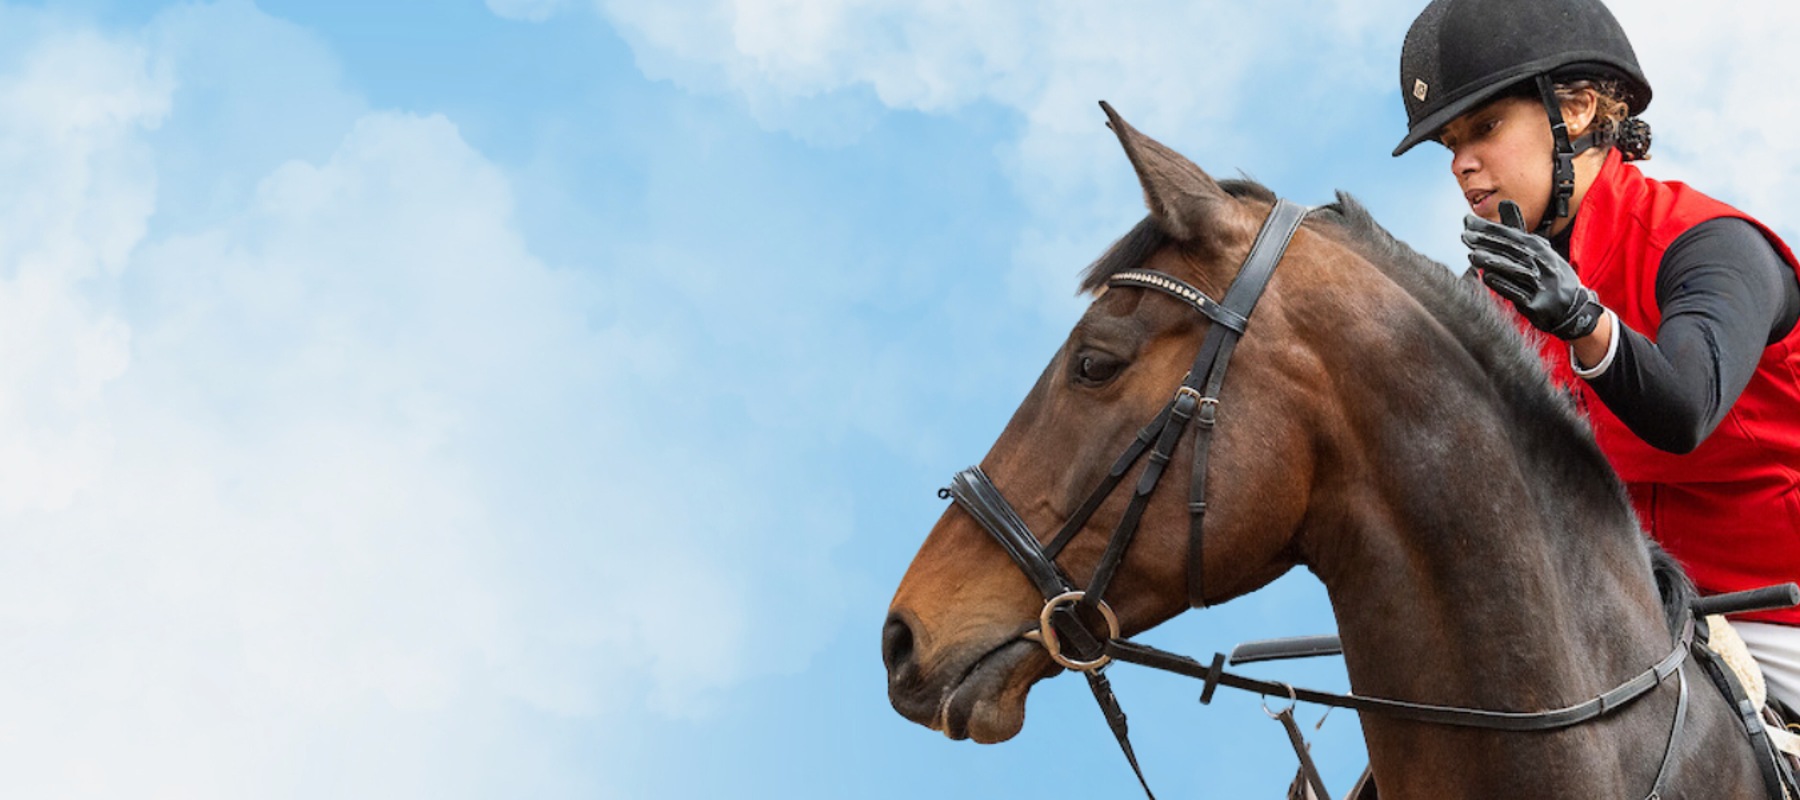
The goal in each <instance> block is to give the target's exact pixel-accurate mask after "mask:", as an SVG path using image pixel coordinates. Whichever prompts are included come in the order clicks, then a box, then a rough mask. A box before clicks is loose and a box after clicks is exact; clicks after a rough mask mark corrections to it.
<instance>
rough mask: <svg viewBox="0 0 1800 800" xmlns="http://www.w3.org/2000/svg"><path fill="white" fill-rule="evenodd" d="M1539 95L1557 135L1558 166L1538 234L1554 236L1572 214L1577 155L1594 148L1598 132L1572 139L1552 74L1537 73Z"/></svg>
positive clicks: (1590, 132)
mask: <svg viewBox="0 0 1800 800" xmlns="http://www.w3.org/2000/svg"><path fill="white" fill-rule="evenodd" d="M1537 87H1538V96H1539V97H1541V98H1543V101H1544V113H1545V114H1548V115H1549V116H1550V135H1551V136H1553V137H1555V138H1556V166H1555V168H1554V171H1553V172H1552V173H1551V176H1550V177H1551V182H1552V184H1553V185H1552V186H1551V188H1550V204H1549V205H1547V206H1545V207H1544V217H1543V219H1542V220H1540V221H1539V222H1538V227H1537V235H1539V236H1542V237H1544V238H1546V239H1548V238H1550V229H1551V228H1552V227H1554V226H1555V225H1556V221H1557V220H1559V219H1562V218H1563V217H1566V216H1568V215H1569V203H1570V201H1571V200H1572V199H1573V198H1574V197H1575V157H1576V156H1578V155H1581V154H1582V153H1585V152H1587V151H1589V150H1591V149H1593V147H1594V132H1593V131H1591V130H1590V131H1588V132H1587V133H1586V134H1585V135H1583V136H1582V137H1581V138H1579V139H1576V140H1575V141H1574V142H1570V141H1569V125H1568V123H1566V122H1564V121H1563V115H1562V101H1560V100H1557V99H1556V85H1555V84H1553V83H1551V82H1550V76H1549V75H1539V76H1537Z"/></svg>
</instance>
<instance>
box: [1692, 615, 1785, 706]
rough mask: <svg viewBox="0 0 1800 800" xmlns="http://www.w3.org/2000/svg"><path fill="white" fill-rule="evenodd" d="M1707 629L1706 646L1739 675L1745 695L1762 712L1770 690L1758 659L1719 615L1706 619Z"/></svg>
mask: <svg viewBox="0 0 1800 800" xmlns="http://www.w3.org/2000/svg"><path fill="white" fill-rule="evenodd" d="M1706 629H1707V634H1706V646H1707V647H1710V648H1712V651H1713V652H1715V653H1718V654H1719V657H1720V658H1723V659H1725V663H1726V665H1728V666H1730V667H1731V671H1732V672H1733V673H1735V674H1736V675H1737V679H1738V683H1739V684H1740V685H1742V686H1743V687H1744V694H1746V695H1748V696H1749V697H1750V702H1751V703H1752V704H1754V705H1755V706H1756V710H1757V711H1761V710H1762V709H1763V704H1764V703H1765V702H1767V700H1768V697H1769V694H1768V692H1769V690H1768V687H1766V686H1764V685H1763V676H1762V670H1761V669H1759V668H1757V666H1756V659H1754V658H1751V657H1750V648H1748V647H1745V646H1744V640H1743V638H1741V637H1739V636H1738V633H1737V630H1736V629H1734V628H1732V627H1731V623H1729V622H1726V621H1725V618H1724V617H1722V616H1720V615H1718V614H1714V615H1712V616H1709V617H1707V618H1706Z"/></svg>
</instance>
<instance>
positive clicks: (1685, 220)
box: [1543, 150, 1800, 625]
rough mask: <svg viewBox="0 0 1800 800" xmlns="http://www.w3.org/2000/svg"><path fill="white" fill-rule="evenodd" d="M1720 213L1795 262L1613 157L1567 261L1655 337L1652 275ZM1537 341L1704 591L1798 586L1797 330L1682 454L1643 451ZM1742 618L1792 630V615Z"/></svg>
mask: <svg viewBox="0 0 1800 800" xmlns="http://www.w3.org/2000/svg"><path fill="white" fill-rule="evenodd" d="M1719 217H1736V218H1739V219H1743V220H1746V221H1748V222H1750V223H1752V224H1754V225H1756V226H1757V227H1758V228H1760V229H1761V230H1762V232H1763V235H1764V236H1766V237H1768V239H1769V243H1770V244H1772V245H1774V246H1775V249H1776V252H1778V253H1780V255H1781V257H1782V259H1783V260H1785V261H1786V262H1787V263H1788V265H1789V266H1795V265H1796V263H1797V262H1796V261H1795V259H1794V254H1793V252H1792V251H1790V250H1789V249H1788V247H1787V245H1785V244H1783V243H1782V241H1781V239H1780V238H1779V237H1777V236H1776V235H1775V234H1774V233H1773V232H1771V231H1770V230H1769V229H1768V228H1766V227H1764V226H1763V225H1762V224H1761V223H1759V222H1757V221H1756V220H1753V219H1750V218H1749V217H1747V216H1745V215H1744V214H1743V212H1741V211H1738V210H1737V209H1734V208H1732V207H1730V206H1728V205H1725V204H1724V203H1721V202H1719V201H1717V200H1714V199H1712V198H1710V197H1707V196H1706V195H1703V194H1701V193H1699V192H1697V191H1695V190H1693V189H1692V188H1689V187H1688V186H1686V185H1684V184H1681V183H1674V182H1670V183H1663V182H1660V181H1655V180H1651V179H1649V178H1646V177H1644V175H1643V173H1641V172H1639V171H1638V169H1637V168H1636V167H1634V166H1631V165H1630V164H1625V163H1623V162H1622V161H1621V160H1620V158H1619V153H1618V151H1616V150H1615V151H1613V152H1612V153H1610V154H1608V155H1607V158H1606V164H1605V166H1603V167H1601V169H1600V174H1599V176H1598V177H1597V178H1596V179H1595V180H1594V184H1593V186H1591V187H1590V188H1589V189H1588V192H1587V195H1586V196H1585V197H1584V198H1583V199H1582V202H1581V208H1580V210H1579V212H1578V213H1577V215H1576V217H1575V230H1574V233H1573V234H1572V235H1571V238H1570V240H1569V241H1570V246H1569V250H1570V256H1571V258H1570V262H1571V263H1572V264H1573V265H1574V266H1575V271H1576V272H1577V273H1578V274H1579V275H1580V276H1581V282H1582V283H1583V284H1585V285H1586V286H1588V287H1589V288H1592V289H1593V290H1594V291H1595V292H1596V293H1597V294H1599V296H1600V302H1601V303H1602V304H1604V305H1605V306H1606V307H1607V308H1609V309H1612V311H1613V313H1615V314H1617V315H1618V317H1619V320H1620V321H1621V322H1623V323H1624V324H1625V325H1627V326H1629V327H1630V328H1631V329H1632V330H1635V331H1637V332H1639V333H1641V334H1644V335H1645V336H1648V337H1650V338H1651V339H1652V340H1655V338H1656V330H1657V327H1658V326H1659V325H1660V324H1661V322H1662V312H1661V310H1660V309H1659V308H1658V307H1657V303H1656V272H1657V268H1658V266H1659V265H1660V264H1661V263H1662V256H1663V251H1664V250H1666V249H1668V247H1669V245H1670V244H1672V243H1673V242H1674V241H1675V239H1676V238H1677V237H1679V236H1680V235H1681V234H1683V233H1685V232H1686V231H1687V230H1688V229H1690V228H1692V227H1694V226H1695V225H1698V224H1700V223H1701V222H1705V221H1707V220H1709V219H1715V218H1719ZM1544 339H1546V340H1547V341H1546V342H1545V346H1544V349H1543V354H1544V358H1545V360H1546V363H1547V364H1548V365H1549V366H1550V370H1551V375H1552V377H1553V378H1554V379H1555V380H1556V381H1557V382H1558V383H1559V384H1561V385H1564V386H1571V387H1574V391H1575V393H1576V397H1577V400H1578V402H1579V403H1580V404H1581V406H1582V408H1583V410H1584V411H1585V412H1586V414H1587V417H1588V421H1589V422H1590V423H1592V424H1593V428H1594V438H1595V439H1596V440H1597V441H1598V442H1599V444H1600V449H1601V451H1603V452H1604V453H1605V454H1606V457H1607V460H1609V461H1611V462H1612V465H1613V468H1614V469H1615V470H1617V471H1618V473H1619V477H1620V478H1622V479H1623V480H1624V481H1625V484H1626V487H1627V488H1628V489H1629V490H1630V493H1631V499H1632V502H1633V504H1634V505H1635V506H1636V508H1637V514H1638V519H1639V521H1640V522H1641V523H1642V524H1643V526H1644V530H1645V531H1646V532H1647V533H1649V534H1650V536H1651V537H1653V538H1655V539H1656V540H1657V541H1658V542H1661V543H1662V545H1663V547H1664V548H1665V549H1667V550H1668V551H1669V553H1670V554H1671V555H1673V556H1675V558H1676V559H1677V560H1678V561H1680V562H1681V564H1682V566H1684V567H1686V568H1687V571H1688V574H1689V575H1691V576H1692V577H1693V579H1694V582H1695V583H1696V584H1698V585H1699V586H1700V588H1701V590H1702V591H1703V592H1706V593H1708V594H1711V593H1717V592H1733V591H1738V590H1741V589H1754V588H1757V587H1760V586H1766V585H1769V584H1773V583H1781V582H1785V581H1793V580H1800V326H1796V328H1795V330H1794V331H1793V332H1791V333H1789V334H1788V336H1787V337H1786V338H1784V339H1782V340H1781V341H1779V342H1776V343H1775V344H1773V345H1770V346H1769V347H1767V348H1766V349H1764V350H1763V356H1762V361H1761V363H1759V364H1758V365H1757V369H1756V373H1755V375H1753V376H1752V377H1751V378H1750V383H1749V385H1748V386H1746V387H1745V388H1744V392H1743V394H1742V395H1741V396H1740V397H1738V400H1737V403H1736V405H1734V406H1732V408H1731V411H1730V412H1728V413H1727V414H1726V415H1725V418H1724V419H1723V420H1722V421H1720V423H1719V426H1718V428H1716V429H1715V430H1714V431H1713V433H1712V435H1711V436H1709V437H1707V439H1706V441H1704V442H1702V443H1701V444H1700V446H1699V447H1698V448H1696V449H1695V450H1694V451H1693V452H1691V453H1687V454H1685V455H1676V454H1673V453H1668V452H1664V451H1661V450H1657V449H1655V448H1653V447H1651V446H1649V445H1647V444H1645V443H1644V441H1643V440H1642V439H1639V438H1638V437H1637V436H1636V435H1635V434H1633V433H1632V432H1631V431H1630V430H1628V429H1627V428H1626V427H1625V425H1624V423H1622V422H1620V421H1619V418H1618V417H1616V416H1614V415H1613V413H1612V412H1611V411H1610V410H1608V409H1607V408H1606V406H1605V405H1604V404H1602V403H1601V402H1600V398H1599V397H1598V396H1596V395H1595V394H1594V392H1593V390H1591V389H1589V388H1588V386H1587V383H1586V382H1585V381H1581V380H1579V379H1577V378H1576V377H1575V375H1574V373H1573V371H1572V370H1571V369H1570V367H1569V348H1568V346H1567V345H1566V344H1564V343H1563V342H1561V341H1557V340H1555V339H1551V338H1550V337H1544ZM1744 618H1746V619H1755V620H1762V621H1765V622H1781V623H1786V624H1790V625H1800V610H1796V609H1788V610H1784V611H1770V612H1760V613H1754V614H1747V615H1744Z"/></svg>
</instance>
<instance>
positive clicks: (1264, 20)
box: [595, 0, 1415, 317]
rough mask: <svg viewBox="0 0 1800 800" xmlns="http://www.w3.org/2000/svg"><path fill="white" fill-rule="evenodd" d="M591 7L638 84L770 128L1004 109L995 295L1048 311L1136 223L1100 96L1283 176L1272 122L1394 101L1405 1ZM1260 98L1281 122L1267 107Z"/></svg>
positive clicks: (1324, 117)
mask: <svg viewBox="0 0 1800 800" xmlns="http://www.w3.org/2000/svg"><path fill="white" fill-rule="evenodd" d="M595 2H596V6H597V7H598V9H599V10H600V13H601V14H603V15H604V16H605V17H606V18H607V19H609V20H610V21H611V22H612V23H613V24H614V25H615V27H616V28H617V29H618V30H619V31H620V33H621V34H622V35H623V36H624V37H625V38H626V40H627V41H629V42H630V43H631V45H632V48H633V50H634V52H635V53H636V55H637V59H638V63H639V66H640V67H641V68H642V69H643V70H644V71H645V72H646V74H648V75H650V76H651V77H655V78H664V79H670V80H674V81H676V82H677V83H680V84H682V85H684V86H688V87H690V88H694V89H699V90H704V91H729V92H735V93H738V94H740V95H741V96H742V97H743V98H745V100H746V101H747V102H748V104H749V106H750V109H751V111H752V113H754V114H755V115H756V116H757V117H758V119H759V120H761V121H762V122H763V123H764V124H765V125H766V126H768V127H771V128H775V129H784V130H789V131H793V132H794V133H795V134H796V135H799V136H801V137H802V138H805V139H808V140H812V141H824V142H841V141H844V140H846V138H848V137H853V136H854V135H856V133H857V132H858V131H860V130H861V129H862V128H863V127H866V126H867V125H868V124H870V123H869V115H870V114H871V111H870V110H869V109H868V108H866V106H865V103H867V102H869V100H866V99H865V98H872V100H873V102H875V103H877V104H878V105H879V107H882V108H888V109H897V110H917V111H923V112H927V113H948V112H954V111H956V110H957V109H960V108H964V107H967V106H970V105H973V104H992V105H996V106H999V107H1002V108H1006V109H1009V110H1011V111H1012V112H1014V113H1015V114H1017V115H1018V118H1019V120H1020V121H1021V128H1020V131H1019V133H1018V135H1017V138H1016V139H1014V140H1013V141H1011V142H1010V143H1008V144H1007V145H1006V146H1005V147H1004V149H1003V150H1002V152H1001V153H1000V157H1001V159H1002V161H1003V163H1004V164H1005V165H1006V169H1007V170H1008V172H1009V173H1010V174H1011V175H1012V177H1013V180H1014V183H1015V185H1016V188H1017V192H1018V196H1019V197H1020V198H1021V200H1022V201H1023V202H1024V203H1025V204H1026V206H1027V207H1028V208H1029V209H1030V210H1031V211H1032V212H1033V216H1034V219H1035V220H1036V221H1035V222H1033V223H1032V224H1031V225H1030V226H1029V227H1028V228H1027V229H1025V230H1023V231H1021V232H1020V236H1019V244H1018V247H1017V249H1016V252H1015V261H1014V263H1015V267H1014V275H1013V280H1012V281H1011V285H1012V286H1014V288H1015V292H1016V293H1017V295H1018V299H1020V300H1023V301H1026V302H1028V303H1030V304H1034V305H1039V306H1040V307H1043V308H1045V309H1046V310H1050V311H1052V312H1053V313H1052V316H1064V317H1066V315H1067V313H1068V312H1069V311H1070V310H1071V307H1072V305H1073V304H1074V302H1075V301H1073V300H1072V299H1070V298H1069V286H1070V283H1069V274H1070V272H1071V270H1072V269H1073V268H1074V267H1075V266H1077V265H1079V264H1080V263H1081V262H1082V261H1083V260H1085V259H1086V258H1091V257H1092V256H1094V255H1096V254H1098V252H1099V251H1100V249H1101V248H1102V247H1103V246H1104V244H1105V242H1106V241H1108V240H1109V239H1110V238H1112V237H1114V236H1117V235H1118V234H1119V233H1121V232H1122V231H1123V230H1125V228H1126V227H1128V226H1129V224H1130V222H1131V220H1132V219H1133V218H1134V217H1135V216H1136V215H1138V214H1140V213H1141V205H1140V203H1139V201H1138V200H1137V197H1136V194H1137V189H1136V186H1135V184H1134V182H1133V181H1132V180H1131V177H1130V172H1129V170H1128V169H1125V168H1124V164H1123V160H1122V159H1119V158H1117V152H1116V146H1115V145H1113V144H1112V143H1111V142H1110V138H1111V134H1110V133H1109V132H1108V131H1107V130H1106V129H1105V128H1104V127H1103V126H1102V124H1101V123H1102V121H1103V116H1102V115H1101V113H1100V111H1099V109H1098V108H1096V107H1095V103H1096V101H1098V100H1101V99H1106V100H1109V101H1111V102H1112V103H1113V105H1114V106H1115V107H1117V108H1118V109H1120V111H1121V112H1122V113H1123V114H1125V116H1126V118H1127V119H1129V120H1131V121H1132V123H1133V124H1134V125H1135V126H1137V127H1139V128H1140V129H1143V130H1146V131H1151V132H1152V133H1153V135H1157V136H1159V137H1161V138H1163V139H1164V140H1165V141H1166V142H1167V143H1169V144H1171V145H1172V146H1175V147H1177V149H1180V150H1184V151H1186V152H1188V153H1190V154H1191V155H1193V157H1194V158H1195V160H1196V161H1198V162H1200V163H1202V164H1203V165H1207V166H1209V168H1212V169H1214V170H1216V171H1219V172H1221V173H1222V174H1227V175H1228V174H1230V171H1231V169H1232V168H1233V167H1235V166H1239V165H1242V166H1248V167H1251V168H1252V169H1254V168H1255V167H1256V166H1257V165H1258V164H1283V163H1286V162H1287V161H1288V160H1289V159H1288V158H1286V157H1285V156H1284V155H1282V154H1280V153H1276V152H1271V151H1270V148H1269V142H1270V141H1281V140H1282V139H1283V138H1284V137H1283V135H1282V134H1283V132H1282V131H1280V130H1278V129H1277V128H1276V126H1278V125H1281V124H1284V122H1285V121H1286V120H1292V119H1296V118H1302V119H1304V118H1307V117H1308V115H1309V114H1311V115H1313V117H1312V118H1311V119H1310V120H1309V121H1307V122H1305V123H1304V124H1308V125H1311V126H1314V127H1329V126H1330V125H1332V124H1333V121H1332V120H1331V118H1330V117H1331V111H1332V110H1333V109H1335V108H1336V107H1337V106H1338V105H1339V104H1342V103H1345V102H1349V100H1347V99H1346V98H1345V97H1344V96H1343V95H1344V94H1345V93H1346V92H1350V93H1353V94H1356V95H1357V98H1353V99H1363V100H1367V101H1368V102H1370V103H1375V102H1380V101H1382V100H1385V99H1386V98H1385V97H1384V96H1383V95H1385V94H1389V93H1391V90H1390V87H1389V84H1390V83H1391V81H1392V78H1391V72H1392V66H1391V64H1392V62H1393V59H1394V58H1395V57H1396V56H1395V55H1393V54H1392V53H1389V52H1387V51H1388V49H1390V48H1394V49H1397V47H1398V43H1399V40H1400V37H1401V35H1402V34H1403V33H1404V21H1403V20H1405V19H1409V17H1406V16H1405V15H1407V14H1410V13H1411V12H1412V11H1413V10H1414V9H1413V6H1414V5H1415V4H1414V3H1411V2H1402V1H1401V0H1383V2H1379V3H1357V4H1345V3H1336V2H1326V1H1325V0H1281V2H1275V3H1257V4H1244V3H1228V2H1204V3H1194V2H1156V3H1150V4H1135V5H1133V6H1131V7H1130V8H1128V9H1127V8H1119V7H1113V6H1105V5H1097V4H1093V3H1083V2H1060V1H1058V2H1049V3H1039V4H1035V5H1033V6H1031V7H1030V8H1029V9H1025V8H1022V7H1020V6H1017V5H1016V4H1011V3H1000V2H985V3H949V2H928V3H923V4H921V3H916V2H901V1H900V0H861V1H860V2H841V1H839V0H690V1H689V2H671V3H634V2H624V1H623V0H595ZM1396 20H1402V21H1401V22H1396ZM1296 74H1304V75H1316V76H1319V79H1320V80H1325V81H1327V82H1328V85H1329V86H1330V87H1331V91H1325V90H1322V89H1319V88H1317V86H1316V85H1306V84H1300V83H1298V82H1297V81H1295V80H1294V75H1296ZM1271 106H1275V107H1277V108H1278V111H1277V113H1274V114H1269V113H1264V111H1263V110H1264V109H1268V108H1269V107H1271ZM1262 125H1267V126H1268V127H1261V126H1262Z"/></svg>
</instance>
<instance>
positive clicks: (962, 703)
mask: <svg viewBox="0 0 1800 800" xmlns="http://www.w3.org/2000/svg"><path fill="white" fill-rule="evenodd" d="M1059 671H1060V670H1058V669H1057V668H1056V665H1055V664H1054V663H1053V662H1051V661H1050V658H1049V656H1048V655H1047V654H1045V653H1044V650H1043V648H1042V647H1041V646H1039V645H1038V644H1037V643H1036V642H1030V641H1026V640H1024V639H1013V640H1010V641H1007V642H1006V643H1004V644H1001V645H1000V646H999V647H996V648H994V649H993V650H990V651H988V652H987V653H986V654H984V655H982V656H981V657H980V658H978V659H976V660H975V663H973V664H971V665H970V666H969V669H968V671H967V672H965V673H964V674H963V677H962V680H960V681H958V682H957V683H955V684H954V685H952V686H951V687H950V688H949V689H947V690H946V691H945V692H944V696H943V700H942V701H940V703H939V704H938V713H937V718H936V719H934V720H932V724H931V727H932V728H933V729H935V730H939V731H943V733H944V735H945V736H948V737H950V738H952V739H974V740H975V741H977V742H980V743H981V744H995V743H998V742H1004V741H1006V740H1007V739H1011V738H1012V737H1014V736H1017V735H1018V734H1019V729H1020V728H1023V727H1024V726H1025V695H1026V694H1027V693H1029V692H1030V691H1031V686H1032V684H1034V683H1037V682H1038V681H1040V680H1042V679H1044V678H1046V677H1049V676H1051V675H1055V674H1056V673H1057V672H1059Z"/></svg>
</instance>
